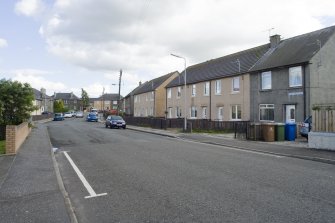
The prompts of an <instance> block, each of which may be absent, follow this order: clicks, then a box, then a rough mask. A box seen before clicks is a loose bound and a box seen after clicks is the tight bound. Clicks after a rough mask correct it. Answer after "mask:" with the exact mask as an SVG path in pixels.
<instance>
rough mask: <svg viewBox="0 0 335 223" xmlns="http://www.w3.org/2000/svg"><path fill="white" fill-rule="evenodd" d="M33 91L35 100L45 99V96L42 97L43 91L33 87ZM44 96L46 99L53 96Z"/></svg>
mask: <svg viewBox="0 0 335 223" xmlns="http://www.w3.org/2000/svg"><path fill="white" fill-rule="evenodd" d="M33 92H34V97H35V100H42V99H43V98H42V92H41V91H39V90H37V89H35V88H33ZM44 98H46V99H50V98H51V97H50V96H48V95H45V97H44Z"/></svg>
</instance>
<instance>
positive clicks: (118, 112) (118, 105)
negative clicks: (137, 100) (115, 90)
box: [117, 69, 122, 115]
mask: <svg viewBox="0 0 335 223" xmlns="http://www.w3.org/2000/svg"><path fill="white" fill-rule="evenodd" d="M121 78H122V69H121V70H120V76H119V102H118V103H117V114H118V115H119V114H120V103H121Z"/></svg>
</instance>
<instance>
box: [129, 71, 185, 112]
mask: <svg viewBox="0 0 335 223" xmlns="http://www.w3.org/2000/svg"><path fill="white" fill-rule="evenodd" d="M178 75H179V73H178V72H177V71H174V72H171V73H169V74H166V75H164V76H161V77H158V78H155V79H153V80H150V81H147V82H145V83H144V84H142V85H143V86H141V87H140V88H138V90H136V91H135V92H133V96H134V116H135V117H165V105H166V90H165V86H166V85H167V84H168V83H170V82H171V81H172V80H173V79H174V78H175V77H177V76H178Z"/></svg>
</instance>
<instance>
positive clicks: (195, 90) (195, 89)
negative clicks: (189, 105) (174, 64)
mask: <svg viewBox="0 0 335 223" xmlns="http://www.w3.org/2000/svg"><path fill="white" fill-rule="evenodd" d="M191 95H192V97H195V96H196V95H197V86H196V85H195V84H192V92H191Z"/></svg>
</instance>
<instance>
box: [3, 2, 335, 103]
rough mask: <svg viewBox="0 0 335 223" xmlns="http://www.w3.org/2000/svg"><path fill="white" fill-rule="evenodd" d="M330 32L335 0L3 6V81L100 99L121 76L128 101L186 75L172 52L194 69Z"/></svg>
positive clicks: (114, 87)
mask: <svg viewBox="0 0 335 223" xmlns="http://www.w3.org/2000/svg"><path fill="white" fill-rule="evenodd" d="M332 25H335V1H334V0H318V1H315V0H277V1H271V0H253V1H251V0H234V1H232V0H229V1H228V0H182V1H180V0H164V1H163V0H19V1H14V0H0V79H2V78H6V79H9V78H10V79H12V80H18V81H21V82H28V83H30V84H31V86H32V87H34V88H36V89H40V88H41V87H44V88H46V90H47V93H48V94H49V95H52V94H53V93H54V92H71V91H72V92H74V93H75V94H76V95H77V96H79V97H80V96H81V95H80V92H81V88H84V89H85V90H86V91H87V92H88V94H89V96H90V97H98V96H100V95H101V94H102V91H103V88H105V92H106V93H117V92H118V78H119V71H120V69H122V70H123V76H122V84H121V94H122V95H123V96H125V95H127V94H128V93H129V92H130V91H131V90H133V89H134V88H135V87H136V86H137V85H138V82H139V81H142V82H145V81H148V80H151V79H153V78H156V77H159V76H162V75H164V74H167V73H169V72H172V71H175V70H178V71H180V72H181V71H182V70H183V69H184V62H183V60H182V59H178V58H175V57H172V56H171V55H170V54H171V53H174V54H178V55H181V56H184V57H185V58H186V59H187V66H189V65H192V64H196V63H200V62H203V61H206V60H210V59H214V58H217V57H221V56H224V55H227V54H230V53H234V52H237V51H240V50H245V49H248V48H251V47H255V46H258V45H261V44H265V43H267V42H268V41H269V33H270V34H271V35H273V34H280V35H281V36H282V38H289V37H293V36H296V35H299V34H303V33H306V32H311V31H314V30H317V29H322V28H325V27H328V26H332ZM272 28H274V29H272ZM270 29H271V30H270ZM269 30H270V31H269Z"/></svg>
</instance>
